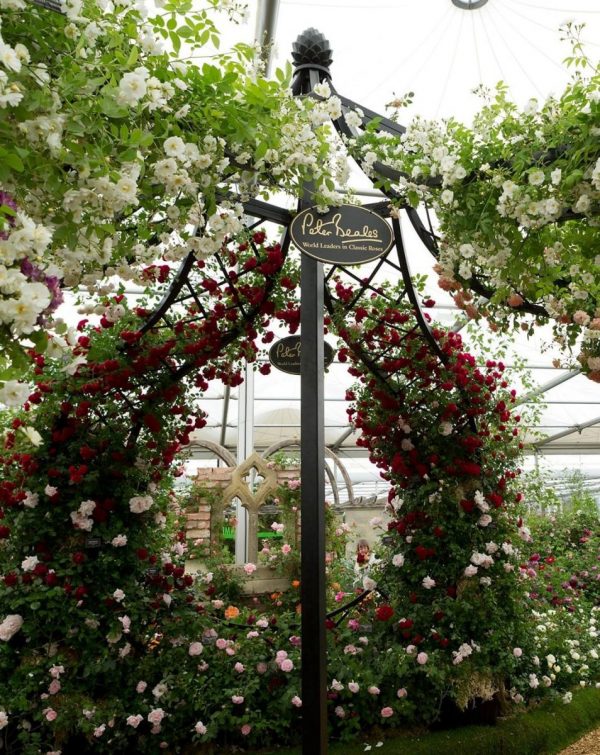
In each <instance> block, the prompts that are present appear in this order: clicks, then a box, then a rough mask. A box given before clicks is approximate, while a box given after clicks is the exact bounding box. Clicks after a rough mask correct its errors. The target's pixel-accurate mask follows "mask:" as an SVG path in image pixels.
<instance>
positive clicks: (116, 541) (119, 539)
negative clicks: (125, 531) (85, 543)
mask: <svg viewBox="0 0 600 755" xmlns="http://www.w3.org/2000/svg"><path fill="white" fill-rule="evenodd" d="M110 544H111V545H113V546H114V547H115V548H120V547H122V546H123V545H127V535H117V536H116V537H113V539H112V540H111V541H110Z"/></svg>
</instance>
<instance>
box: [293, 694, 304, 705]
mask: <svg viewBox="0 0 600 755" xmlns="http://www.w3.org/2000/svg"><path fill="white" fill-rule="evenodd" d="M292 705H295V706H296V708H301V707H302V700H301V699H300V698H299V697H298V695H294V697H292Z"/></svg>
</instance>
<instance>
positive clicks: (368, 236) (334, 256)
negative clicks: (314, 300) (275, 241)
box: [290, 204, 394, 265]
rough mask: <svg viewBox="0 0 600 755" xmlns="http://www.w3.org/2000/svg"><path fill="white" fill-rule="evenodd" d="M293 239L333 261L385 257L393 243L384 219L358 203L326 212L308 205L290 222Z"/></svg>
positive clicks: (313, 253)
mask: <svg viewBox="0 0 600 755" xmlns="http://www.w3.org/2000/svg"><path fill="white" fill-rule="evenodd" d="M290 235H291V237H292V242H293V244H294V246H296V247H297V248H298V249H299V250H300V251H301V252H304V254H308V255H309V256H310V257H314V258H315V259H317V260H320V261H321V262H327V263H330V264H332V265H361V264H363V263H364V262H371V260H375V259H377V258H378V257H382V256H383V255H384V254H385V253H386V252H388V251H389V250H390V249H391V247H392V244H393V243H394V236H393V234H392V229H391V228H390V226H389V225H388V224H387V223H386V221H385V219H384V218H382V217H381V215H378V214H377V213H375V212H372V211H371V210H366V209H365V208H364V207H358V206H356V205H348V204H345V205H342V206H341V207H334V208H333V209H331V210H329V212H326V213H320V212H317V209H316V208H315V207H309V208H308V209H306V210H302V212H299V213H298V214H297V215H296V217H295V218H294V219H293V220H292V222H291V224H290Z"/></svg>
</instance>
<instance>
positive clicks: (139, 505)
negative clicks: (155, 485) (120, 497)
mask: <svg viewBox="0 0 600 755" xmlns="http://www.w3.org/2000/svg"><path fill="white" fill-rule="evenodd" d="M153 503H154V499H153V498H152V496H150V495H137V496H134V497H133V498H130V499H129V510H130V511H131V512H132V513H133V514H143V513H144V511H148V509H150V508H152V504H153Z"/></svg>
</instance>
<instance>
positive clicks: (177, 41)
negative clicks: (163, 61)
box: [169, 31, 181, 55]
mask: <svg viewBox="0 0 600 755" xmlns="http://www.w3.org/2000/svg"><path fill="white" fill-rule="evenodd" d="M169 38H170V39H171V44H172V45H173V50H174V52H175V54H176V55H177V54H179V50H180V49H181V38H180V37H179V35H178V34H176V33H175V32H174V31H171V32H169Z"/></svg>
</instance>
